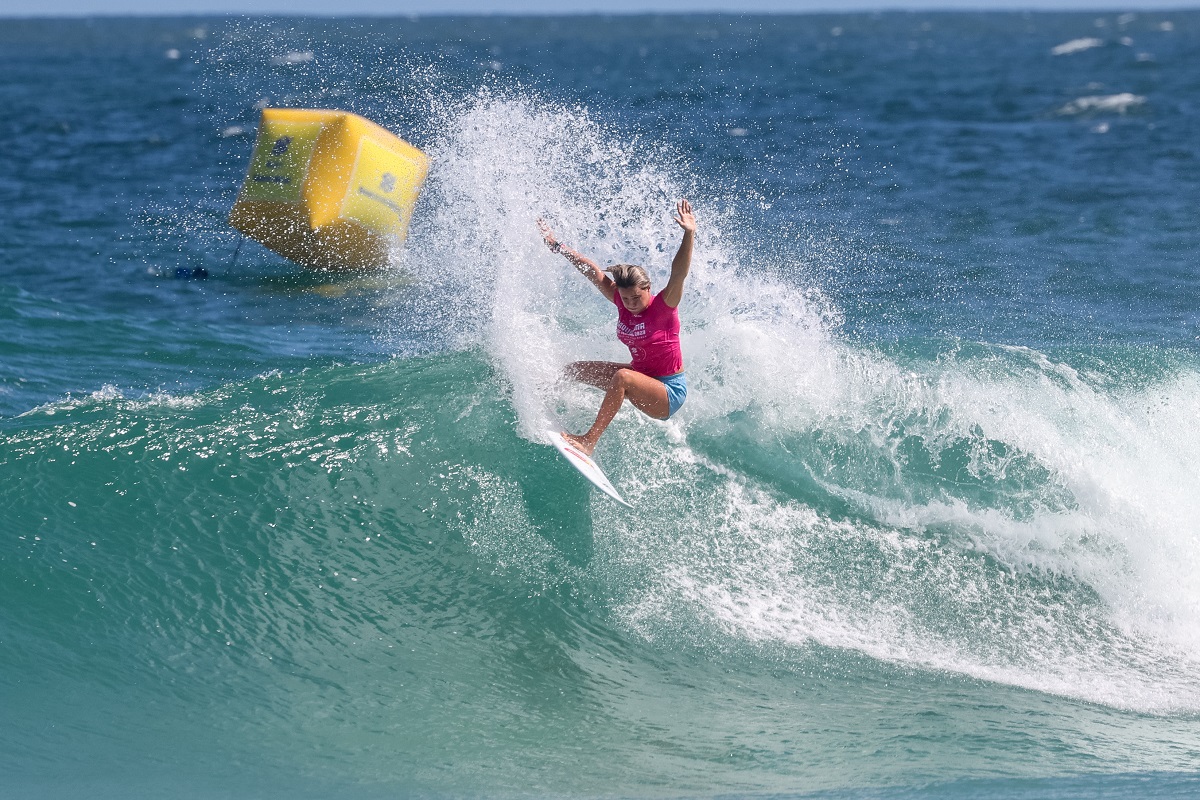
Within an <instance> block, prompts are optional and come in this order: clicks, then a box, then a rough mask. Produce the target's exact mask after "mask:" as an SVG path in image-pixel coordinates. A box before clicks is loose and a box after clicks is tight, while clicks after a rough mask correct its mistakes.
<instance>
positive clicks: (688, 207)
mask: <svg viewBox="0 0 1200 800" xmlns="http://www.w3.org/2000/svg"><path fill="white" fill-rule="evenodd" d="M675 224H676V225H678V226H679V227H681V228H683V229H684V230H685V231H687V232H688V233H695V232H696V217H695V215H694V214H692V204H691V203H689V202H688V201H687V200H680V201H679V202H678V203H677V204H676V205H675Z"/></svg>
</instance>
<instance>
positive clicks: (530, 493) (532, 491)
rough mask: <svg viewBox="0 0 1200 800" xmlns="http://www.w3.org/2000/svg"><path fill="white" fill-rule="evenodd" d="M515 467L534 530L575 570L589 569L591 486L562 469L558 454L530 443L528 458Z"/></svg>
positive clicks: (571, 471) (581, 478)
mask: <svg viewBox="0 0 1200 800" xmlns="http://www.w3.org/2000/svg"><path fill="white" fill-rule="evenodd" d="M513 467H515V468H516V472H517V474H516V475H514V477H515V478H516V484H517V485H518V486H519V487H520V490H521V500H522V502H523V503H524V506H525V510H526V513H527V515H528V518H529V520H530V522H531V523H532V524H533V526H534V529H535V530H536V531H537V533H538V534H539V535H540V536H542V538H544V539H545V540H546V541H547V542H548V543H549V544H550V545H551V546H553V547H554V549H555V550H557V551H558V552H559V553H561V554H562V556H563V558H564V559H565V560H566V561H567V562H568V563H570V564H571V565H572V566H574V567H584V566H587V564H588V563H589V562H591V560H592V555H593V554H594V552H595V538H594V531H593V525H592V507H591V494H592V487H591V484H589V483H588V481H587V480H586V479H585V478H584V477H583V476H582V475H579V474H577V473H575V472H574V471H573V470H564V469H562V463H561V460H560V459H559V457H558V455H557V454H556V453H555V451H554V450H553V449H550V448H547V447H544V446H543V445H541V444H537V443H529V451H528V458H523V459H520V460H519V462H517V463H514V464H513ZM548 476H549V479H548Z"/></svg>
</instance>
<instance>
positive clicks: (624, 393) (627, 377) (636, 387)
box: [563, 365, 670, 456]
mask: <svg viewBox="0 0 1200 800" xmlns="http://www.w3.org/2000/svg"><path fill="white" fill-rule="evenodd" d="M572 366H574V365H572ZM593 385H595V384H593ZM626 398H628V399H629V402H631V403H633V405H634V407H635V408H637V409H638V410H639V411H641V412H642V413H644V414H647V415H648V416H651V417H654V418H655V419H666V418H667V415H668V414H669V413H670V402H669V401H668V400H667V388H666V387H665V386H663V383H662V381H659V380H656V379H654V378H651V377H650V376H649V375H643V374H642V373H640V372H636V371H634V370H632V369H626V368H624V367H621V368H619V369H617V370H615V371H614V372H613V374H612V378H611V379H610V380H609V383H608V387H607V391H606V392H605V393H604V401H603V402H602V403H601V404H600V411H599V412H597V414H596V421H595V422H594V423H592V427H591V428H589V429H588V432H587V433H585V434H583V435H582V436H572V435H571V434H569V433H564V434H563V436H564V437H566V439H567V441H568V442H570V443H571V444H572V445H574V446H575V447H577V448H578V449H580V450H582V451H583V452H585V453H587V454H588V455H589V456H590V455H591V454H592V451H593V450H595V449H596V442H598V441H599V440H600V435H601V434H602V433H604V431H605V429H606V428H608V424H609V423H610V422H612V420H613V417H615V416H616V415H617V411H619V410H620V409H621V403H623V402H625V399H626Z"/></svg>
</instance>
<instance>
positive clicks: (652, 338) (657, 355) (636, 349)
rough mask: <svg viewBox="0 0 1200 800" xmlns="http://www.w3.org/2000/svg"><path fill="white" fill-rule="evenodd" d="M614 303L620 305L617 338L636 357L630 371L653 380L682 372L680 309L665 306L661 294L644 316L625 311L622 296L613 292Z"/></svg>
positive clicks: (618, 307) (654, 298)
mask: <svg viewBox="0 0 1200 800" xmlns="http://www.w3.org/2000/svg"><path fill="white" fill-rule="evenodd" d="M613 302H614V303H616V304H617V338H618V339H620V340H621V342H622V343H623V344H624V345H625V346H626V347H628V348H629V354H630V355H631V356H633V363H632V364H631V365H630V367H632V368H633V369H635V370H637V371H638V372H640V373H642V374H643V375H649V376H650V377H651V378H665V377H667V376H668V375H675V374H676V373H679V372H683V351H682V350H681V349H680V348H679V309H676V308H671V307H670V306H668V305H667V304H666V303H664V302H663V299H662V292H659V293H658V294H656V295H654V297H653V299H651V300H650V305H648V306H646V310H645V311H643V312H642V313H641V314H633V313H630V311H629V309H627V308H625V304H624V303H622V302H621V294H620V292H613Z"/></svg>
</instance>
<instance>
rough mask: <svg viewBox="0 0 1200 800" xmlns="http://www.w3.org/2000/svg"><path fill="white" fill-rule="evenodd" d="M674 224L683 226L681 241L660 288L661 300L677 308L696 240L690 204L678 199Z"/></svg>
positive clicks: (690, 264) (694, 219)
mask: <svg viewBox="0 0 1200 800" xmlns="http://www.w3.org/2000/svg"><path fill="white" fill-rule="evenodd" d="M675 224H676V225H678V226H679V227H681V228H683V241H682V242H680V243H679V252H678V253H676V254H675V259H674V260H673V261H672V262H671V279H670V280H669V281H667V286H666V288H665V289H663V290H662V299H663V302H664V303H666V304H667V305H669V306H670V307H671V308H678V307H679V301H680V300H682V299H683V281H684V280H685V279H686V278H687V276H688V271H689V270H690V269H691V268H692V245H693V244H694V243H695V240H696V217H695V216H694V215H693V214H692V204H691V203H689V202H688V201H687V200H680V201H679V203H678V204H676V206H675Z"/></svg>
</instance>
